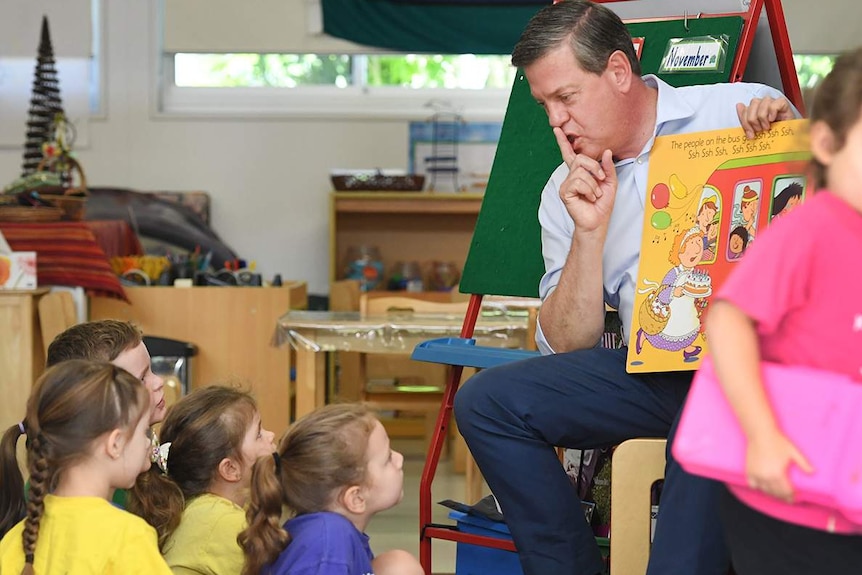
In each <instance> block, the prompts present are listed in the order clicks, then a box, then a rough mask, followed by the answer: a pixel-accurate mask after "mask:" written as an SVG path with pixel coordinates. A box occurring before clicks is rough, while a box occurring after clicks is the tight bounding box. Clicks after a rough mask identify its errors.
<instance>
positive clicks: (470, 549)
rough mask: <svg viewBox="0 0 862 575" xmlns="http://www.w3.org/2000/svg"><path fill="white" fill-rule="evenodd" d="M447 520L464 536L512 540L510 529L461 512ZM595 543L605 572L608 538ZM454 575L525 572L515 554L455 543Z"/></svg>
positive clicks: (502, 550)
mask: <svg viewBox="0 0 862 575" xmlns="http://www.w3.org/2000/svg"><path fill="white" fill-rule="evenodd" d="M449 518H450V519H454V520H455V521H456V522H457V524H458V528H459V529H460V530H461V531H463V532H464V533H472V534H475V535H487V536H489V537H497V538H499V539H508V540H509V541H511V540H512V536H511V534H510V533H509V528H508V527H507V526H506V524H505V523H498V522H496V521H490V520H488V519H483V518H481V517H476V516H474V515H467V514H466V513H461V512H460V511H450V512H449ZM596 544H597V545H598V546H599V551H600V552H601V554H602V558H603V559H604V560H605V562H606V563H605V573H607V572H608V571H607V568H608V565H607V560H608V555H609V554H610V541H609V540H608V538H607V537H596ZM455 575H524V571H523V569H521V563H520V561H519V560H518V554H517V553H514V552H512V551H506V550H504V549H494V548H492V547H482V546H480V545H471V544H469V543H458V544H457V547H456V550H455Z"/></svg>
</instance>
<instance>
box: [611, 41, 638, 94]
mask: <svg viewBox="0 0 862 575" xmlns="http://www.w3.org/2000/svg"><path fill="white" fill-rule="evenodd" d="M605 72H607V73H610V74H611V77H612V79H613V81H614V84H616V86H617V88H618V89H619V90H620V91H621V92H627V91H628V90H629V88H630V87H631V83H632V65H631V62H629V59H628V57H626V55H625V53H623V51H622V50H614V51H613V52H612V53H611V55H610V56H609V57H608V66H607V68H606V69H605Z"/></svg>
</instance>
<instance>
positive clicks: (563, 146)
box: [554, 127, 577, 169]
mask: <svg viewBox="0 0 862 575" xmlns="http://www.w3.org/2000/svg"><path fill="white" fill-rule="evenodd" d="M554 137H555V138H556V139H557V146H558V147H559V148H560V153H561V154H562V156H563V161H564V162H565V163H566V165H567V166H569V168H570V169H571V167H572V163H574V161H575V158H576V157H577V154H575V151H574V150H573V149H572V144H571V143H569V138H568V137H567V136H566V134H565V133H564V132H563V130H562V129H560V128H557V127H555V128H554Z"/></svg>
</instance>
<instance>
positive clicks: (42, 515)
mask: <svg viewBox="0 0 862 575" xmlns="http://www.w3.org/2000/svg"><path fill="white" fill-rule="evenodd" d="M149 414H150V399H149V396H148V392H147V390H146V389H145V388H144V387H143V386H142V385H140V383H139V382H138V380H137V379H136V378H135V377H134V376H133V375H131V374H129V373H128V372H127V371H125V370H123V369H121V368H119V367H116V366H114V365H112V364H109V363H102V362H94V361H88V360H70V361H66V362H62V363H60V364H58V365H56V366H55V367H52V368H50V369H49V370H48V371H46V372H45V373H44V374H43V375H42V377H40V378H39V379H38V380H37V381H36V384H35V386H34V388H33V392H32V393H31V394H30V398H29V400H28V402H27V414H26V416H25V418H24V420H23V421H22V422H20V423H18V424H15V425H13V426H11V427H10V428H9V429H7V430H6V432H5V433H4V434H3V438H2V440H0V492H2V493H3V499H4V500H3V504H4V507H3V515H2V518H0V519H2V521H9V520H10V518H12V517H16V516H17V515H16V514H17V510H20V509H21V508H22V507H23V508H24V509H25V513H26V516H25V518H24V519H23V520H21V521H20V522H18V523H17V524H15V525H14V526H12V527H11V529H10V528H9V526H8V525H5V524H0V529H3V530H4V531H5V530H7V529H8V532H6V534H5V535H4V536H3V539H2V540H0V573H4V574H9V575H14V574H16V573H21V574H22V575H34V574H39V575H48V574H50V573H128V574H136V573H141V574H143V573H146V574H156V575H159V574H164V575H169V574H170V573H171V571H170V569H169V568H168V566H167V564H166V563H165V561H164V559H163V558H162V556H161V555H160V554H159V549H158V546H157V545H156V533H155V530H154V529H153V528H152V527H150V526H149V525H147V523H146V522H145V521H144V520H143V519H141V518H139V517H136V516H134V515H132V514H130V513H127V512H125V511H123V510H121V509H118V508H117V507H115V506H113V505H111V503H110V502H109V498H110V496H111V494H112V493H113V491H114V490H115V489H118V488H123V489H127V488H130V487H131V486H132V485H133V484H134V483H135V478H137V476H138V474H140V473H141V472H143V471H144V470H146V469H148V468H149V467H150V433H151V432H150V429H149V417H148V416H149ZM21 435H26V436H27V463H28V470H29V474H30V492H29V498H28V499H27V501H26V503H25V499H24V489H23V477H22V476H21V472H20V470H19V468H18V461H17V457H16V453H15V448H16V444H17V442H18V439H19V437H20V436H21ZM10 511H11V512H10ZM40 543H41V544H40Z"/></svg>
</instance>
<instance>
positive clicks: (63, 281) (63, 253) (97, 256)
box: [0, 222, 129, 301]
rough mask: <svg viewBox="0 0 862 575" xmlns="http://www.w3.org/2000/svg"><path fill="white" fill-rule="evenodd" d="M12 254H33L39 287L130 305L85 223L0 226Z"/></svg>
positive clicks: (8, 223)
mask: <svg viewBox="0 0 862 575" xmlns="http://www.w3.org/2000/svg"><path fill="white" fill-rule="evenodd" d="M0 232H2V233H3V236H4V237H5V238H6V241H7V242H8V243H9V246H10V247H11V248H12V250H13V251H20V252H36V276H37V279H38V282H39V285H40V286H47V285H65V286H81V287H83V288H84V289H85V290H86V292H87V294H89V295H92V296H102V297H114V298H118V299H122V300H125V301H129V300H128V298H127V297H126V292H125V291H123V286H122V285H121V284H120V280H119V278H118V277H117V276H116V274H114V272H113V270H112V269H111V266H110V264H109V263H108V258H107V256H106V255H105V251H104V250H103V249H102V247H101V246H100V245H99V243H98V242H97V240H96V237H95V236H94V235H93V232H92V230H91V229H90V227H89V226H88V225H87V223H86V222H51V223H32V224H31V223H11V222H0Z"/></svg>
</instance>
